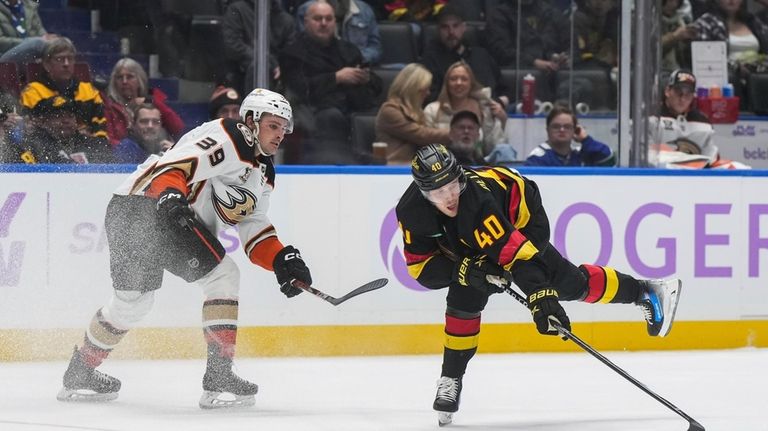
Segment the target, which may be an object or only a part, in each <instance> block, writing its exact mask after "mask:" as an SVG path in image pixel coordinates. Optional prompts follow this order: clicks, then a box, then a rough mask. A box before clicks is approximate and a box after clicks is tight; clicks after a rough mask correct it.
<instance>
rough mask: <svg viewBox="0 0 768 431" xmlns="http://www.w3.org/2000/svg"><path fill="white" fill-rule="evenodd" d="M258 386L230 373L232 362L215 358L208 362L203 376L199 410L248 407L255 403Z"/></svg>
mask: <svg viewBox="0 0 768 431" xmlns="http://www.w3.org/2000/svg"><path fill="white" fill-rule="evenodd" d="M258 391H259V386H258V385H257V384H255V383H251V382H249V381H248V380H245V379H242V378H240V377H239V376H238V375H237V374H235V373H234V372H233V371H232V360H231V359H225V358H215V359H210V358H209V360H208V367H207V369H206V370H205V375H204V376H203V395H202V396H201V397H200V408H201V409H219V408H227V407H249V406H252V405H254V404H255V403H256V400H255V398H254V395H255V394H256V393H257V392H258Z"/></svg>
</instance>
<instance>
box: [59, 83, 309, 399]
mask: <svg viewBox="0 0 768 431" xmlns="http://www.w3.org/2000/svg"><path fill="white" fill-rule="evenodd" d="M292 130H293V114H292V111H291V105H290V104H289V103H288V101H287V100H286V99H285V98H284V97H283V96H282V95H280V94H278V93H274V92H272V91H269V90H264V89H255V90H253V91H252V92H251V93H250V94H249V95H248V96H247V97H246V98H245V99H244V100H243V102H242V104H241V105H240V120H233V119H216V120H214V121H209V122H207V123H205V124H202V125H201V126H199V127H197V128H195V129H193V130H192V131H190V132H189V133H187V134H186V135H184V136H183V137H182V138H181V139H180V140H179V141H178V142H177V143H176V144H175V145H174V146H173V147H172V148H171V149H170V150H168V151H166V152H165V153H164V154H163V155H162V156H158V155H151V156H150V157H149V158H148V159H147V160H146V161H145V162H144V163H143V164H142V165H141V166H139V167H138V169H137V170H136V171H135V172H134V173H133V174H132V175H130V176H129V177H128V178H127V179H126V180H125V181H124V182H123V184H122V185H120V187H118V189H117V190H116V191H115V194H114V196H113V197H112V199H111V201H110V203H109V205H108V207H107V215H106V219H105V223H106V231H107V239H108V241H109V251H110V270H111V275H112V284H113V288H114V294H113V296H112V298H111V299H110V301H109V303H108V304H107V305H105V306H104V307H102V308H101V309H99V310H98V311H97V312H96V314H95V315H94V316H93V319H92V320H91V323H90V325H89V326H88V328H87V330H86V332H85V338H84V340H83V343H82V346H81V347H80V348H77V347H76V348H75V351H74V353H73V354H72V359H71V361H70V364H69V367H68V368H67V370H66V372H65V374H64V387H63V388H62V389H61V391H60V392H59V394H58V397H57V398H58V399H59V400H61V401H106V400H112V399H115V398H117V394H118V391H119V390H120V381H119V380H118V379H116V378H114V377H112V376H108V375H106V374H103V373H101V372H100V371H97V370H96V367H98V366H99V365H100V364H101V363H102V361H103V360H104V359H105V358H106V357H107V355H109V353H110V352H111V351H112V349H114V348H115V346H117V344H118V343H119V342H120V340H121V339H122V338H123V337H124V336H125V334H126V333H127V332H128V331H129V330H130V329H131V328H133V327H134V326H135V325H136V324H137V323H138V322H139V321H140V320H141V319H142V318H143V317H144V316H146V315H147V313H149V311H150V309H151V308H152V302H153V297H154V292H155V290H157V289H159V288H160V286H161V283H162V280H163V271H164V270H167V271H169V272H171V273H173V274H175V275H177V276H179V277H181V278H183V279H184V280H186V281H188V282H196V283H197V284H198V285H199V286H200V287H201V288H202V291H203V294H204V296H205V299H204V302H203V307H202V316H203V334H204V336H205V340H206V343H207V345H208V362H207V367H206V371H205V375H204V376H203V384H202V386H203V395H202V397H201V398H200V407H201V408H218V407H229V406H242V405H252V404H253V403H254V394H256V392H257V390H258V386H257V385H255V384H254V383H251V382H249V381H247V380H244V379H242V378H240V377H238V376H237V375H236V374H235V373H234V372H233V371H232V360H233V357H234V354H235V342H236V338H237V313H238V292H239V288H240V273H239V270H238V268H237V265H236V264H235V262H234V260H232V258H230V257H229V256H227V255H226V253H225V250H224V247H223V246H222V245H221V243H220V242H219V240H218V238H217V233H218V232H220V231H222V230H223V229H226V228H227V227H229V226H234V225H237V227H238V229H237V231H238V234H239V236H240V243H241V244H243V248H244V251H245V253H246V255H247V256H248V258H249V259H250V260H251V262H253V263H254V264H256V265H258V266H261V267H263V268H265V269H267V270H269V271H274V273H275V275H276V277H277V282H278V284H279V285H280V291H281V292H283V293H284V294H285V295H286V296H287V297H289V298H290V297H293V296H295V295H297V294H299V293H301V292H302V290H301V289H299V288H298V287H296V286H294V282H295V281H299V282H303V283H306V284H307V285H311V284H312V276H311V275H310V272H309V268H307V266H306V264H305V263H304V261H303V260H302V258H301V254H300V253H299V251H298V250H297V249H295V248H294V247H292V246H290V245H289V246H284V245H283V244H282V243H281V242H280V240H279V239H278V237H277V233H276V231H275V228H274V227H273V226H272V224H271V222H270V221H269V218H268V217H267V209H268V207H269V196H270V194H271V192H272V189H273V188H274V184H275V168H274V166H273V165H272V157H271V156H272V155H273V154H275V152H277V149H278V147H279V146H280V143H281V142H282V140H283V138H284V137H285V134H286V133H291V131H292ZM222 394H224V395H222ZM227 394H228V395H227Z"/></svg>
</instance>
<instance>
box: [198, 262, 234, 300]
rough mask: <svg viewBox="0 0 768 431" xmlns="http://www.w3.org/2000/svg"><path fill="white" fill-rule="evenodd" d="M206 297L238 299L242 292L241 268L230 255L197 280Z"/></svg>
mask: <svg viewBox="0 0 768 431" xmlns="http://www.w3.org/2000/svg"><path fill="white" fill-rule="evenodd" d="M197 282H198V283H199V284H200V287H201V288H202V289H203V294H204V295H205V297H206V298H215V299H225V298H226V299H237V297H238V294H239V292H240V269H239V268H238V267H237V264H236V263H235V261H234V260H232V258H231V257H229V256H224V259H222V260H221V263H219V264H218V265H217V266H216V268H213V270H212V271H211V272H209V273H208V274H206V275H205V277H203V278H201V279H199V280H198V281H197Z"/></svg>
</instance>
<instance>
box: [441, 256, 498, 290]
mask: <svg viewBox="0 0 768 431" xmlns="http://www.w3.org/2000/svg"><path fill="white" fill-rule="evenodd" d="M489 275H490V276H494V277H496V279H502V278H503V276H504V270H503V269H502V268H501V267H500V266H499V265H496V264H495V263H493V262H491V261H489V260H487V259H486V257H485V256H480V257H464V258H462V259H461V260H460V261H459V262H458V263H456V266H455V267H454V270H453V280H454V281H455V282H457V283H459V284H460V285H462V286H467V287H472V288H474V289H478V290H481V291H483V292H485V293H487V294H488V295H492V294H494V293H501V292H503V291H504V287H503V286H500V285H498V284H495V283H491V282H490V280H488V276H489Z"/></svg>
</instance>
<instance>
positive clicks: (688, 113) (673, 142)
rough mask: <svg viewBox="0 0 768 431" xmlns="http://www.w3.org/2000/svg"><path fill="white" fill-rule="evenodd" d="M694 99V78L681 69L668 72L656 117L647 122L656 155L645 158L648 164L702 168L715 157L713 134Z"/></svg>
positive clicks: (688, 72)
mask: <svg viewBox="0 0 768 431" xmlns="http://www.w3.org/2000/svg"><path fill="white" fill-rule="evenodd" d="M695 99H696V77H695V76H694V75H693V73H691V71H689V70H685V69H680V70H675V71H674V72H672V74H671V75H670V76H669V82H668V83H667V85H666V86H665V87H664V94H663V99H662V104H661V109H660V110H659V112H658V117H656V116H652V117H651V118H650V119H649V124H650V126H649V127H650V132H651V135H652V138H651V141H652V144H653V145H658V147H657V150H658V154H655V153H651V156H652V157H649V160H650V162H651V164H652V165H655V166H666V165H668V164H686V165H687V166H689V167H691V165H697V167H703V166H705V165H706V164H707V163H708V162H709V160H715V159H716V158H717V147H716V146H715V145H714V144H713V143H712V137H713V136H714V134H715V131H714V129H713V128H712V124H710V122H709V119H708V118H707V116H706V115H704V114H703V113H702V112H701V111H699V110H698V109H696V105H695V104H694V100H695ZM681 118H682V119H683V120H682V121H681V120H680V119H681ZM655 148H656V147H655ZM689 156H700V157H689Z"/></svg>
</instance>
